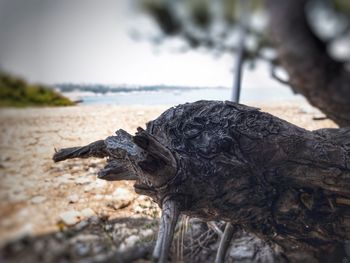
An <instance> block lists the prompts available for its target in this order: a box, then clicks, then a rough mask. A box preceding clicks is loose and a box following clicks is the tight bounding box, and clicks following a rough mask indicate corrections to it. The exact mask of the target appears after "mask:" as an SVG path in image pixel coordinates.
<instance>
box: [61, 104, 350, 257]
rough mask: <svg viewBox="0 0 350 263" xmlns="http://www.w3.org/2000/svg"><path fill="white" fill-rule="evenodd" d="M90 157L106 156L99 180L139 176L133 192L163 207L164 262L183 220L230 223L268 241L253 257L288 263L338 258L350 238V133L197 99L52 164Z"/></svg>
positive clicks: (159, 249) (159, 251)
mask: <svg viewBox="0 0 350 263" xmlns="http://www.w3.org/2000/svg"><path fill="white" fill-rule="evenodd" d="M89 156H95V157H109V159H108V164H107V166H106V167H105V168H104V169H103V170H102V171H101V172H100V173H99V175H100V178H101V179H108V180H135V178H137V179H136V183H135V184H134V188H135V191H136V192H137V193H139V194H144V195H148V196H150V197H151V198H152V199H153V200H154V201H155V202H157V203H158V204H159V206H160V207H161V208H162V211H163V214H162V217H161V221H160V224H161V225H160V228H159V229H160V231H159V236H158V240H157V245H156V249H155V252H154V257H155V258H158V259H160V262H165V261H166V260H167V257H168V253H167V251H169V248H170V245H171V242H172V238H173V236H174V232H175V226H176V221H177V218H178V216H179V215H180V214H184V215H187V216H189V217H195V218H202V219H203V220H205V221H215V220H223V221H225V222H230V223H232V224H233V225H235V226H238V227H239V228H241V229H243V230H244V231H245V232H248V233H251V234H253V235H254V236H256V237H258V238H260V239H261V240H262V241H263V242H262V243H260V244H259V246H252V247H251V248H250V249H251V250H252V251H256V250H257V249H259V247H270V248H271V249H272V252H271V253H270V252H269V255H271V257H273V258H275V257H278V256H279V255H284V257H285V258H287V259H288V260H289V262H301V261H302V262H312V260H311V259H312V258H313V259H314V261H313V262H317V261H320V262H327V261H324V260H325V258H326V257H324V256H323V255H327V254H332V256H333V255H338V253H336V254H333V253H331V252H333V251H336V248H337V247H339V246H340V247H341V246H343V243H344V242H345V241H346V240H348V239H350V129H349V128H343V129H321V130H317V131H307V130H305V129H302V128H300V127H297V126H295V125H293V124H291V123H288V122H286V121H283V120H281V119H279V118H277V117H274V116H272V115H270V114H268V113H263V112H260V111H259V110H258V109H256V108H251V107H247V106H244V105H240V104H236V103H233V102H227V101H226V102H221V101H198V102H195V103H187V104H183V105H179V106H177V107H173V108H171V109H169V110H167V111H166V112H164V113H163V114H162V115H161V116H160V117H158V118H157V119H155V120H154V121H152V122H149V123H148V124H147V130H143V129H141V128H139V129H138V131H137V133H136V134H135V136H132V135H130V134H128V133H127V132H125V131H123V130H119V131H118V132H117V134H116V136H111V137H108V138H107V139H105V140H104V141H103V143H102V142H101V141H97V142H95V143H91V144H89V145H87V146H83V147H73V148H67V149H62V150H60V151H58V152H57V153H56V154H55V155H54V160H55V161H62V160H65V159H69V158H77V157H81V158H87V157H89ZM249 244H252V245H254V244H256V242H252V243H249ZM268 245H269V246H268ZM256 252H257V251H256ZM265 252H266V253H267V252H268V251H265V250H264V253H262V254H261V257H262V256H264V254H265V255H266V253H265ZM251 255H252V257H254V260H251V261H250V262H259V260H260V262H261V258H260V257H259V258H258V259H256V258H255V256H256V255H258V254H256V253H253V254H251ZM259 255H260V254H259ZM305 255H306V256H307V257H308V259H307V260H306V259H305ZM341 256H342V255H341V254H340V257H341ZM301 257H303V258H301ZM316 260H317V261H316ZM243 262H244V261H243ZM278 262H280V261H278Z"/></svg>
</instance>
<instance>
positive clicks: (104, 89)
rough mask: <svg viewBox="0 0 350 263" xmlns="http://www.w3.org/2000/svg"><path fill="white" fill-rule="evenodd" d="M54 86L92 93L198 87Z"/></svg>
mask: <svg viewBox="0 0 350 263" xmlns="http://www.w3.org/2000/svg"><path fill="white" fill-rule="evenodd" d="M55 87H56V88H58V89H59V91H61V92H73V91H83V92H84V91H85V92H93V93H102V94H105V93H108V92H112V93H120V92H141V91H145V92H152V91H166V90H168V91H176V90H180V91H181V90H184V89H186V90H189V89H199V87H182V86H166V85H152V86H131V85H130V86H125V85H124V86H122V85H120V86H107V85H100V84H86V85H85V84H56V85H55Z"/></svg>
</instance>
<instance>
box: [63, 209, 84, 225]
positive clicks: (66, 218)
mask: <svg viewBox="0 0 350 263" xmlns="http://www.w3.org/2000/svg"><path fill="white" fill-rule="evenodd" d="M80 217H81V214H80V212H78V211H76V210H70V211H67V212H63V213H61V214H60V219H61V220H62V222H63V223H64V224H65V225H67V226H72V225H75V224H76V223H78V222H79V221H80Z"/></svg>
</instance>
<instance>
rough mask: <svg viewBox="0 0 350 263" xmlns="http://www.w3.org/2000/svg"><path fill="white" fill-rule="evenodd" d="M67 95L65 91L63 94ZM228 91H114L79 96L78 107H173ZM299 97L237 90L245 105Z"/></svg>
mask: <svg viewBox="0 0 350 263" xmlns="http://www.w3.org/2000/svg"><path fill="white" fill-rule="evenodd" d="M66 95H68V96H69V92H68V93H66ZM231 96H232V90H231V89H229V88H194V89H186V88H183V89H176V90H169V89H164V90H161V89H160V90H157V91H130V92H125V90H123V91H121V92H118V90H116V91H113V92H109V93H106V94H97V95H88V96H84V95H83V96H81V97H80V99H82V104H85V105H92V104H95V105H97V104H100V105H101V104H103V105H177V104H181V103H186V102H194V101H197V100H230V99H231ZM302 100H303V98H302V96H300V95H295V94H294V93H293V92H292V91H291V90H290V89H289V88H287V87H285V88H281V87H266V88H264V87H259V88H246V89H243V90H242V91H241V99H240V101H241V102H242V103H248V102H285V101H296V102H297V101H302Z"/></svg>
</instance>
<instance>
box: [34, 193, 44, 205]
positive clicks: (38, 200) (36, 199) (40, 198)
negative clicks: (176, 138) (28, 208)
mask: <svg viewBox="0 0 350 263" xmlns="http://www.w3.org/2000/svg"><path fill="white" fill-rule="evenodd" d="M45 200H46V197H45V196H42V195H37V196H34V197H33V198H32V199H31V202H32V204H41V203H43V202H44V201H45Z"/></svg>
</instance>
